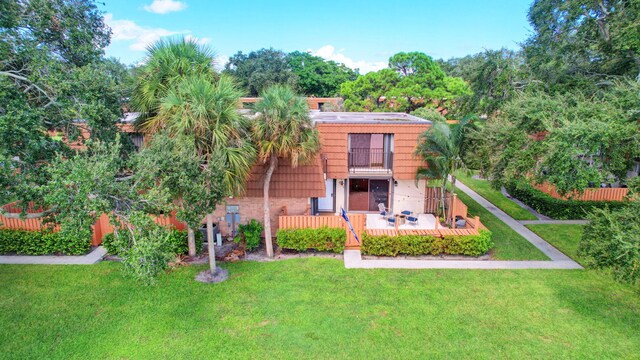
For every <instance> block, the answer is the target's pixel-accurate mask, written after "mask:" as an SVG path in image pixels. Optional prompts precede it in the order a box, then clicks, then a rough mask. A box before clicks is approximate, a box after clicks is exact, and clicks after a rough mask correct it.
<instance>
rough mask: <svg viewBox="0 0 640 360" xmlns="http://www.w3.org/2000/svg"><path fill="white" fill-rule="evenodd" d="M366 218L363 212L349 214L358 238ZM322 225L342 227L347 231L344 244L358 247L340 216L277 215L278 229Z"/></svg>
mask: <svg viewBox="0 0 640 360" xmlns="http://www.w3.org/2000/svg"><path fill="white" fill-rule="evenodd" d="M366 220H367V216H366V215H365V214H349V221H351V225H352V226H353V230H354V231H355V232H356V234H357V235H358V239H360V238H361V237H360V235H361V234H362V231H363V230H364V228H365V224H366ZM323 226H326V227H333V228H336V227H340V228H344V229H345V231H346V232H347V242H346V243H345V246H346V247H348V248H357V247H360V242H359V241H358V240H356V238H355V236H354V235H353V233H352V232H351V230H350V229H349V227H348V225H347V222H346V221H344V220H343V219H342V218H341V217H340V216H337V215H331V216H313V215H292V216H282V215H281V216H279V217H278V228H279V229H304V228H311V229H317V228H321V227H323Z"/></svg>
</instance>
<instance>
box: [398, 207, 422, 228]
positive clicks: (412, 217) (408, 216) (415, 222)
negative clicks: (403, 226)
mask: <svg viewBox="0 0 640 360" xmlns="http://www.w3.org/2000/svg"><path fill="white" fill-rule="evenodd" d="M401 214H402V215H405V218H406V219H407V221H408V222H409V224H411V225H418V217H417V216H415V215H413V211H409V210H404V211H403V212H401Z"/></svg>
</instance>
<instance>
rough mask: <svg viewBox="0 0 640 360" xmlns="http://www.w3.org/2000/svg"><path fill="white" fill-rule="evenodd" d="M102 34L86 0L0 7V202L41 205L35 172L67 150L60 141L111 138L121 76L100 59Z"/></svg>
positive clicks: (105, 32) (40, 176)
mask: <svg viewBox="0 0 640 360" xmlns="http://www.w3.org/2000/svg"><path fill="white" fill-rule="evenodd" d="M110 34H111V32H110V30H109V28H107V27H106V25H105V24H104V20H103V17H102V14H101V12H100V11H98V9H97V7H96V5H95V3H94V1H91V0H78V1H67V0H54V1H44V0H30V1H19V2H11V1H2V2H0V132H1V133H2V134H1V136H2V138H3V141H2V143H1V144H0V162H1V163H2V170H1V171H0V183H1V184H6V185H7V187H4V188H3V190H2V192H0V200H2V201H3V203H6V202H9V201H13V200H24V201H23V204H27V202H28V200H39V201H41V200H42V199H41V198H38V196H36V194H35V193H34V189H36V188H37V186H38V185H42V184H44V183H46V181H47V179H48V176H49V175H48V174H47V173H46V172H45V171H43V169H42V165H43V164H46V163H47V162H50V161H53V160H54V159H55V157H56V154H57V153H58V152H64V151H66V150H68V149H66V146H65V145H64V144H63V143H61V142H60V138H62V137H66V138H69V139H71V140H75V139H76V137H77V135H79V133H80V130H81V129H82V130H86V131H87V132H88V133H89V134H90V135H91V137H92V138H93V139H100V140H104V141H113V140H114V139H115V134H116V132H117V129H116V127H115V124H116V123H117V121H118V119H119V118H120V116H121V114H122V105H123V102H124V101H125V98H126V96H127V93H128V89H127V84H128V81H129V73H128V70H127V69H126V68H125V67H124V66H123V65H122V64H120V63H118V62H117V61H115V60H110V59H104V57H103V49H104V47H105V46H107V45H108V44H109V38H110ZM56 133H62V134H63V135H62V136H58V135H56Z"/></svg>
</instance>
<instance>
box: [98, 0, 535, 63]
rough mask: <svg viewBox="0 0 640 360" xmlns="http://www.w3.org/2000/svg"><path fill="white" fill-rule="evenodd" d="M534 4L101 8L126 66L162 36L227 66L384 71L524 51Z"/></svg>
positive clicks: (280, 1) (129, 4)
mask: <svg viewBox="0 0 640 360" xmlns="http://www.w3.org/2000/svg"><path fill="white" fill-rule="evenodd" d="M530 3H531V1H530V0H485V1H480V0H449V1H442V0H440V1H432V0H426V1H424V0H423V1H415V2H411V1H405V2H401V1H388V0H386V1H384V0H370V1H346V0H343V1H333V0H331V1H327V0H320V1H313V2H311V1H292V0H271V1H257V0H256V1H249V0H245V1H238V0H231V1H229V0H182V1H178V0H111V1H109V0H107V1H106V4H105V5H104V6H103V5H99V7H100V8H101V9H102V10H103V11H105V12H106V14H105V20H106V22H107V24H108V25H109V26H111V27H112V29H113V32H114V35H113V38H112V40H111V45H110V46H109V47H108V48H107V51H106V53H107V55H108V56H114V57H116V58H119V59H120V60H121V61H123V62H124V63H127V64H135V63H137V62H139V61H141V60H142V59H143V58H144V55H145V52H144V48H145V46H146V45H147V44H148V43H150V42H153V41H155V40H157V39H158V38H160V37H163V36H189V37H193V38H195V39H198V41H200V42H201V43H203V44H207V45H208V46H210V47H211V48H213V49H214V50H215V51H216V53H217V54H218V57H219V59H218V61H219V62H224V61H226V59H228V57H229V56H230V55H233V54H235V53H236V52H237V51H240V50H241V51H243V52H248V51H251V50H257V49H260V48H263V47H273V48H276V49H281V50H284V51H286V52H290V51H294V50H301V51H311V52H313V53H314V54H317V55H320V56H323V57H325V58H327V59H331V60H336V61H339V62H344V63H345V64H346V65H347V66H350V67H358V68H360V69H361V72H367V71H372V70H377V69H379V68H382V67H385V65H386V62H387V60H388V58H389V56H391V55H393V54H395V53H397V52H400V51H422V52H424V53H426V54H428V55H430V56H432V57H433V58H445V59H447V58H450V57H458V56H464V55H467V54H473V53H477V52H479V51H482V50H483V49H499V48H501V47H506V48H510V49H516V48H518V43H520V42H522V41H524V40H525V39H526V38H527V37H528V36H529V34H530V32H531V29H530V27H529V24H528V22H527V10H528V8H529V6H530Z"/></svg>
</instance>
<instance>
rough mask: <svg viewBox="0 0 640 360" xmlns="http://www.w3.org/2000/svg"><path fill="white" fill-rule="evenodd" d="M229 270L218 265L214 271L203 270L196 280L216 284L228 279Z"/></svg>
mask: <svg viewBox="0 0 640 360" xmlns="http://www.w3.org/2000/svg"><path fill="white" fill-rule="evenodd" d="M228 277H229V271H228V270H227V269H223V268H219V267H216V271H214V272H213V273H212V272H211V270H205V271H201V272H200V273H198V275H196V281H199V282H202V283H208V284H215V283H219V282H223V281H225V280H227V278H228Z"/></svg>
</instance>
